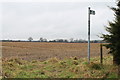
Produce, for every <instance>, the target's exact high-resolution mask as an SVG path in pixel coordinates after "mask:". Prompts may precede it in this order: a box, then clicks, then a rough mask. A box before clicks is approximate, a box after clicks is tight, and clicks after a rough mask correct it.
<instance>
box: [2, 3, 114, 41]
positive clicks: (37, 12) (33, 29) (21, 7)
mask: <svg viewBox="0 0 120 80" xmlns="http://www.w3.org/2000/svg"><path fill="white" fill-rule="evenodd" d="M89 6H90V7H91V9H93V10H95V11H96V15H94V16H92V15H91V39H100V38H99V37H98V36H97V35H99V34H100V33H106V31H105V28H104V26H105V25H107V24H108V21H112V20H113V19H114V15H113V11H111V10H110V9H109V8H108V7H107V6H115V3H114V2H56V3H55V2H54V3H52V2H51V3H45V2H44V3H42V2H39V3H36V2H32V3H29V2H26V3H25V2H24V3H23V2H22V3H15V2H14V3H13V2H11V3H9V2H5V3H2V10H1V15H2V19H1V21H2V25H1V26H2V39H27V38H28V37H30V36H31V37H33V38H34V39H39V38H40V37H44V38H47V39H56V38H64V39H69V38H75V39H87V17H88V7H89Z"/></svg>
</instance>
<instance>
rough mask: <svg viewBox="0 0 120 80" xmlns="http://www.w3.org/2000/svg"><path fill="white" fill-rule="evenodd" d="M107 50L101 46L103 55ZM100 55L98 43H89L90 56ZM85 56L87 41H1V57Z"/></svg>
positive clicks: (45, 57)
mask: <svg viewBox="0 0 120 80" xmlns="http://www.w3.org/2000/svg"><path fill="white" fill-rule="evenodd" d="M107 53H108V50H107V49H106V48H105V47H103V55H106V54H107ZM99 55H100V43H91V57H93V56H99ZM75 56H76V57H78V58H81V57H86V58H87V43H47V42H2V58H3V59H6V58H7V59H9V58H21V59H23V60H28V61H29V60H30V61H31V60H40V61H44V60H46V59H48V58H53V57H57V58H58V59H64V58H70V57H75Z"/></svg>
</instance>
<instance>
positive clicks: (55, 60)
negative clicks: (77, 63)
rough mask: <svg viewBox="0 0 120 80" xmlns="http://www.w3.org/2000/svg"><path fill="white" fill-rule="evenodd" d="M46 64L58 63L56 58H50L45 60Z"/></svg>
mask: <svg viewBox="0 0 120 80" xmlns="http://www.w3.org/2000/svg"><path fill="white" fill-rule="evenodd" d="M47 62H48V63H57V62H59V60H58V59H57V58H56V57H54V58H50V59H49V60H47Z"/></svg>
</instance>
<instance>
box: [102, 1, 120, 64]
mask: <svg viewBox="0 0 120 80" xmlns="http://www.w3.org/2000/svg"><path fill="white" fill-rule="evenodd" d="M111 9H112V10H113V11H114V16H115V19H114V21H113V22H109V25H108V26H107V27H106V31H107V32H109V34H103V36H102V38H103V39H104V41H106V42H108V43H109V44H107V45H106V47H107V48H108V49H110V52H109V53H111V54H112V55H113V64H116V65H120V0H118V1H117V7H112V8H111Z"/></svg>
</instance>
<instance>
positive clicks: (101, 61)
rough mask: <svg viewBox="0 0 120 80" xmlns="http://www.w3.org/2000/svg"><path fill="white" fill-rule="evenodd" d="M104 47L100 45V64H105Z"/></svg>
mask: <svg viewBox="0 0 120 80" xmlns="http://www.w3.org/2000/svg"><path fill="white" fill-rule="evenodd" d="M102 47H103V45H102V44H100V63H101V64H103V48H102Z"/></svg>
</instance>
